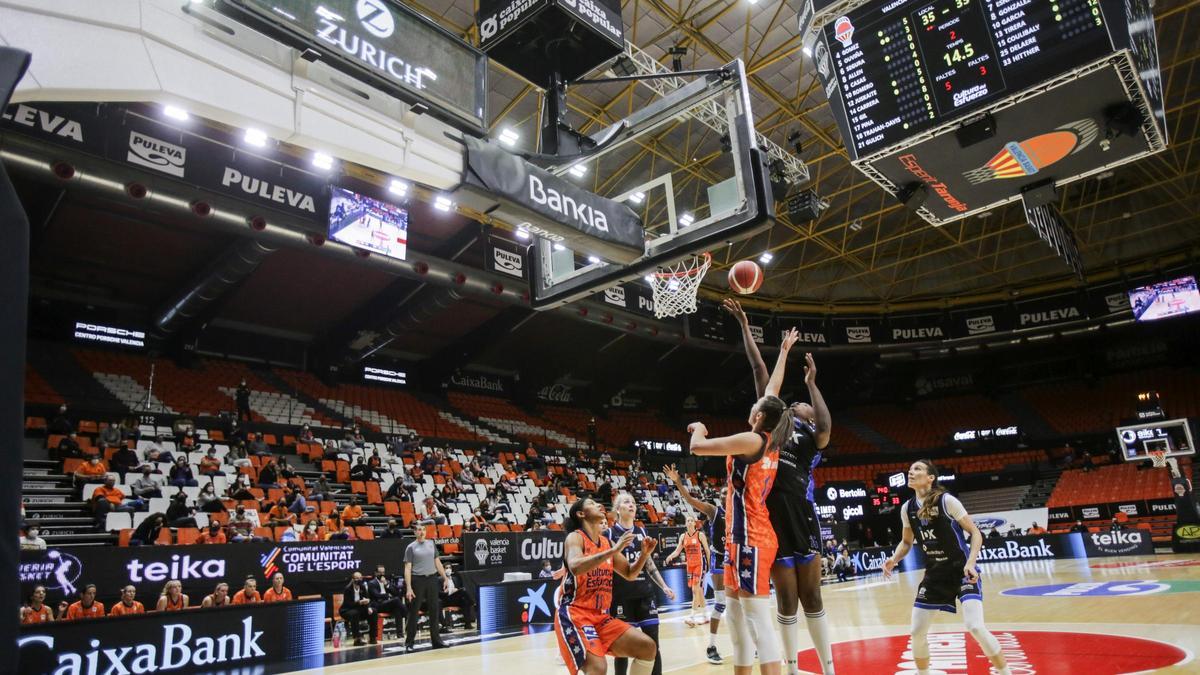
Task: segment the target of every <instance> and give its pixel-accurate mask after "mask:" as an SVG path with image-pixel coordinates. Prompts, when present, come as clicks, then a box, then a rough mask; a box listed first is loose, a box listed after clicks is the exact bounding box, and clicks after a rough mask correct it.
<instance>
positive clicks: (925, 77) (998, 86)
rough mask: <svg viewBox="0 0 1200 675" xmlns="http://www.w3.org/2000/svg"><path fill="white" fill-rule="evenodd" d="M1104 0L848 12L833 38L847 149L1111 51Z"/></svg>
mask: <svg viewBox="0 0 1200 675" xmlns="http://www.w3.org/2000/svg"><path fill="white" fill-rule="evenodd" d="M1100 2H1101V0H907V1H905V0H899V1H897V0H891V1H890V2H870V3H868V4H867V5H865V6H863V7H861V8H859V9H857V10H854V11H852V12H851V13H850V14H849V15H846V16H842V17H839V18H838V19H836V20H834V21H833V22H831V23H829V24H827V25H826V26H825V28H824V31H825V35H824V38H825V41H826V43H827V44H828V45H829V51H830V52H831V53H832V58H833V68H832V70H833V72H832V73H831V74H830V76H831V77H833V78H836V80H837V83H838V85H839V86H838V93H837V95H836V96H833V97H831V101H830V103H831V105H832V106H833V109H834V112H835V117H837V118H838V122H839V124H840V125H842V126H843V129H842V132H843V134H844V135H845V138H846V139H847V146H848V147H849V149H850V150H851V152H852V154H853V155H854V156H855V157H856V158H857V157H862V156H865V155H868V154H871V153H872V152H874V151H876V150H879V149H882V148H884V147H887V146H890V145H893V144H895V143H897V142H899V141H902V140H904V139H905V138H908V137H910V136H913V135H915V134H917V133H920V132H921V131H924V130H926V129H929V128H932V127H935V126H938V125H940V124H942V123H944V122H947V121H950V120H953V119H956V118H958V117H961V116H963V115H965V114H967V113H969V112H970V111H972V110H975V109H978V108H980V107H982V106H983V105H985V104H988V103H993V102H995V101H996V100H998V99H1000V98H1002V97H1004V96H1007V95H1011V94H1014V93H1017V92H1019V91H1022V90H1025V89H1029V88H1031V87H1033V86H1036V85H1037V84H1039V83H1041V82H1044V81H1046V80H1048V79H1050V78H1053V77H1054V76H1056V75H1059V74H1061V73H1064V72H1068V71H1070V70H1071V69H1072V68H1074V67H1077V66H1080V65H1083V64H1086V63H1090V62H1092V61H1095V60H1096V59H1098V58H1100V57H1102V56H1104V55H1105V54H1108V53H1111V52H1112V49H1113V44H1112V40H1111V39H1110V37H1109V34H1108V28H1107V25H1106V22H1105V19H1104V15H1103V13H1102V12H1101V7H1100ZM832 99H837V100H832Z"/></svg>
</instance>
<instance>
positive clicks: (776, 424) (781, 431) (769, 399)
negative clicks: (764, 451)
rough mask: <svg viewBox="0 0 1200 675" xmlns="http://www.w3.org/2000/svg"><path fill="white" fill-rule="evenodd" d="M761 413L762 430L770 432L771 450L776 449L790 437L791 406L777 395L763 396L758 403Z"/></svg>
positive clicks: (791, 422)
mask: <svg viewBox="0 0 1200 675" xmlns="http://www.w3.org/2000/svg"><path fill="white" fill-rule="evenodd" d="M758 412H760V413H762V416H763V424H762V428H763V429H764V430H769V431H770V433H771V445H770V448H769V449H771V450H778V449H779V448H780V447H782V446H783V444H784V443H786V442H787V440H788V439H789V438H791V437H792V424H793V417H794V416H793V415H792V409H791V407H790V406H789V405H788V404H786V403H784V402H783V399H781V398H779V397H778V396H764V397H763V398H762V400H761V401H759V403H758Z"/></svg>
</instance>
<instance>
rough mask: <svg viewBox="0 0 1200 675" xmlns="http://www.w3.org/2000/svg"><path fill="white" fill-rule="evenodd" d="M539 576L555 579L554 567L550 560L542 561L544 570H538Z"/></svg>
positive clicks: (540, 577)
mask: <svg viewBox="0 0 1200 675" xmlns="http://www.w3.org/2000/svg"><path fill="white" fill-rule="evenodd" d="M538 578H539V579H553V578H554V567H553V566H552V565H551V564H550V561H549V560H543V561H542V571H540V572H538Z"/></svg>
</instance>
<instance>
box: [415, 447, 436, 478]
mask: <svg viewBox="0 0 1200 675" xmlns="http://www.w3.org/2000/svg"><path fill="white" fill-rule="evenodd" d="M437 465H438V458H437V452H436V451H431V452H427V453H425V456H424V457H422V458H421V463H420V465H419V466H420V467H421V473H422V474H429V475H433V474H434V473H436V472H437Z"/></svg>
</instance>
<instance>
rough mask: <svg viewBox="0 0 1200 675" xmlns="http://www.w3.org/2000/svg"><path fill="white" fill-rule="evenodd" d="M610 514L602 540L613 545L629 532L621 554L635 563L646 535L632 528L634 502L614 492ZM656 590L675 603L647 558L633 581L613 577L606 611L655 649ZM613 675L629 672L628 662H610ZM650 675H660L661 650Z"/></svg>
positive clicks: (633, 525) (635, 527)
mask: <svg viewBox="0 0 1200 675" xmlns="http://www.w3.org/2000/svg"><path fill="white" fill-rule="evenodd" d="M613 513H615V514H616V516H617V519H616V521H614V522H613V524H612V527H610V528H608V529H607V530H605V531H604V536H605V537H607V538H608V540H609V541H613V542H615V541H617V540H619V539H620V538H621V536H622V535H624V534H625V533H626V532H633V535H634V536H633V541H631V542H630V543H629V546H627V547H625V550H624V551H623V553H624V554H625V558H626V559H631V560H634V561H636V560H637V559H638V556H640V555H641V551H642V540H643V539H646V538H647V537H648V536H649V535H647V534H646V528H644V527H642V526H641V525H636V524H634V522H633V519H634V515H635V514H636V513H637V502H635V501H634V499H633V495H631V494H629V493H628V492H618V493H617V496H616V497H614V498H613ZM655 586H658V587H659V588H661V589H662V590H663V593H665V594H666V596H667V599H668V600H671V601H674V600H675V591H672V590H671V588H670V587H669V586H667V582H666V581H664V580H663V578H662V574H661V573H660V572H659V571H658V566H657V565H655V564H654V559H653V558H650V559H649V560H647V561H646V566H645V567H644V568H642V573H641V574H639V575H638V578H637V579H635V580H633V581H626V580H625V579H623V578H621V575H619V574H614V575H613V590H612V605H611V607H610V609H609V611H610V612H611V613H612V615H613V616H614V617H616V618H618V619H620V620H622V621H624V622H625V623H628V624H629V625H631V626H633V627H635V628H641V629H642V632H643V633H645V634H646V635H648V636H650V639H651V640H654V645H655V647H657V646H658V601H657V599H656V598H657V595H656V593H655V589H654V587H655ZM614 664H615V665H616V672H617V675H625V673H626V670H627V669H628V668H629V659H626V658H616V659H614ZM652 675H662V654H661V650H659V653H658V654H657V655H655V657H654V670H653V671H652Z"/></svg>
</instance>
